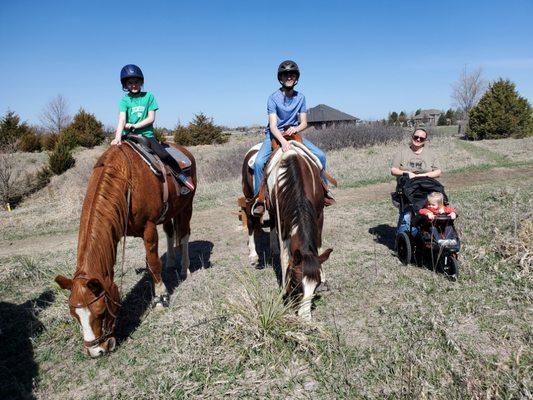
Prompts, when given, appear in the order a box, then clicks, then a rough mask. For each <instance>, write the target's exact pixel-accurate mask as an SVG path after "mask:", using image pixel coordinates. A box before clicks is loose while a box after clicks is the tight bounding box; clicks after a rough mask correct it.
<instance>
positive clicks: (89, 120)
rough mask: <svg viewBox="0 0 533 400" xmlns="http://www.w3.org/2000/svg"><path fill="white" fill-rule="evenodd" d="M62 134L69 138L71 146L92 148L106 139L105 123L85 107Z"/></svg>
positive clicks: (68, 141)
mask: <svg viewBox="0 0 533 400" xmlns="http://www.w3.org/2000/svg"><path fill="white" fill-rule="evenodd" d="M62 135H63V136H65V139H67V138H68V140H67V143H68V144H69V146H70V147H71V148H72V147H75V146H76V145H79V146H83V147H89V148H91V147H94V146H97V145H99V144H100V143H102V142H103V141H104V139H105V132H104V125H103V124H102V123H101V122H100V121H98V120H97V119H96V117H95V116H94V114H91V113H88V112H86V111H85V110H84V109H83V108H80V110H79V111H78V113H77V114H76V115H75V116H74V119H73V121H72V123H71V124H70V125H69V126H67V127H66V128H65V130H64V131H63V133H62Z"/></svg>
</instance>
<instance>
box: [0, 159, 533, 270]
mask: <svg viewBox="0 0 533 400" xmlns="http://www.w3.org/2000/svg"><path fill="white" fill-rule="evenodd" d="M531 175H533V165H528V166H525V167H511V168H508V167H496V168H492V169H487V170H482V171H475V172H463V173H461V174H459V173H452V174H447V175H444V176H443V178H442V179H441V182H442V183H443V184H444V186H445V187H446V188H447V189H448V191H453V190H460V189H462V188H465V187H470V186H475V185H483V184H487V183H495V182H507V181H509V180H515V179H521V178H526V177H528V176H531ZM394 187H395V183H394V181H393V180H391V181H390V182H387V183H378V184H373V185H368V186H363V187H358V188H350V189H338V190H336V191H335V194H336V198H337V201H338V203H339V204H344V203H347V202H349V203H350V204H351V205H353V206H354V207H357V206H358V203H364V202H367V201H372V200H382V199H386V198H388V196H389V194H390V192H391V191H393V190H394ZM236 197H237V196H235V198H236ZM236 208H237V207H236V206H235V200H234V199H228V205H227V206H224V207H217V208H209V209H206V210H201V211H195V212H194V213H193V221H192V236H193V238H194V237H197V235H196V233H197V232H198V229H200V230H202V226H204V224H212V223H214V222H215V221H216V223H217V225H218V227H219V228H220V230H221V231H224V232H225V233H224V235H223V236H218V235H217V236H216V237H218V238H219V239H220V240H222V243H221V244H222V245H223V247H226V246H227V245H230V242H233V243H232V244H234V243H239V242H240V243H242V244H243V245H245V235H243V233H242V230H240V229H238V224H237V223H234V224H231V223H230V224H229V225H226V224H227V222H226V219H228V220H231V219H233V220H234V221H235V220H236V217H235V216H234V215H233V214H232V212H233V211H235V210H236ZM326 214H327V212H326ZM222 215H226V217H227V215H231V218H224V221H223V220H222V219H221V216H222ZM228 226H232V227H234V229H232V231H233V232H228V230H227V228H228ZM217 230H218V229H217ZM219 232H220V231H219ZM77 237H78V234H77V232H76V233H65V234H54V235H43V236H36V237H31V238H24V239H21V240H9V241H5V240H3V241H0V257H7V256H16V255H25V254H26V255H27V254H32V253H33V254H34V253H44V252H52V251H61V250H67V249H75V248H76V246H77ZM230 238H231V239H234V240H231V241H230V240H229V239H230ZM163 242H164V240H161V245H162V246H165V244H164V243H163ZM217 249H218V245H217ZM162 250H163V248H161V250H160V252H161V251H162ZM165 250H166V248H165ZM242 256H243V257H244V256H245V253H243V255H242ZM244 259H245V258H243V260H244Z"/></svg>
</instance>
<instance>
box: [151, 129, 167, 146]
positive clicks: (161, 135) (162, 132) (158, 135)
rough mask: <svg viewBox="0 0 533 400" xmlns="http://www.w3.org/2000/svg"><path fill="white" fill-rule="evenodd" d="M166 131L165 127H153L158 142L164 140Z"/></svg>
mask: <svg viewBox="0 0 533 400" xmlns="http://www.w3.org/2000/svg"><path fill="white" fill-rule="evenodd" d="M167 133H168V129H167V128H154V136H155V138H156V140H157V141H158V142H159V143H162V142H164V141H165V136H166V135H167Z"/></svg>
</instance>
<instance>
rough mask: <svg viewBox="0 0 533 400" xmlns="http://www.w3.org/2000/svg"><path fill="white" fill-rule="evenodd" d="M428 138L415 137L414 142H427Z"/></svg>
mask: <svg viewBox="0 0 533 400" xmlns="http://www.w3.org/2000/svg"><path fill="white" fill-rule="evenodd" d="M426 139H427V138H425V137H423V136H418V135H413V140H414V141H415V142H425V141H426Z"/></svg>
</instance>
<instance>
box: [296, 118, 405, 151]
mask: <svg viewBox="0 0 533 400" xmlns="http://www.w3.org/2000/svg"><path fill="white" fill-rule="evenodd" d="M304 137H305V138H306V139H309V140H310V141H311V142H313V143H314V144H315V145H316V146H318V147H320V148H321V149H322V150H324V151H329V150H336V149H342V148H345V147H353V148H361V147H367V146H373V145H375V144H381V143H389V142H400V141H402V140H403V139H405V137H406V132H405V131H404V130H403V129H402V128H401V127H399V126H390V125H380V124H365V125H355V126H354V125H340V126H335V127H330V128H325V129H315V128H310V129H307V130H306V131H305V132H304Z"/></svg>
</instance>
